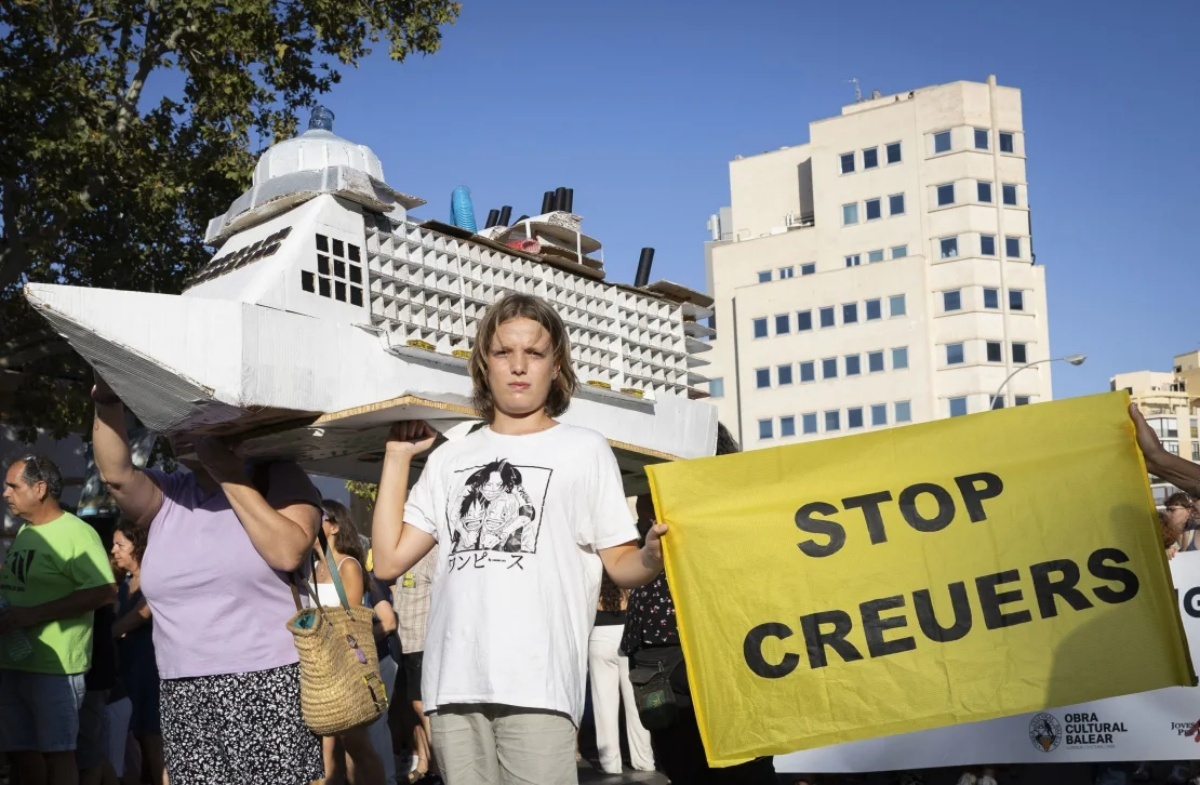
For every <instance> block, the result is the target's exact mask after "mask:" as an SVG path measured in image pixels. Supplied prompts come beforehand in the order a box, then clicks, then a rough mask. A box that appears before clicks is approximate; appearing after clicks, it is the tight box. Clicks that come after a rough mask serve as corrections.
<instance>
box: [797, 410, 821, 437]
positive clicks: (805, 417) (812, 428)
mask: <svg viewBox="0 0 1200 785" xmlns="http://www.w3.org/2000/svg"><path fill="white" fill-rule="evenodd" d="M800 427H801V428H802V429H803V430H804V432H805V433H816V432H817V414H816V412H812V413H810V414H802V415H800Z"/></svg>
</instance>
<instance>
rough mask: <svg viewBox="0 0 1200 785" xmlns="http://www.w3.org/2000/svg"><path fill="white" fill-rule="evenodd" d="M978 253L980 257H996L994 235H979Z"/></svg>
mask: <svg viewBox="0 0 1200 785" xmlns="http://www.w3.org/2000/svg"><path fill="white" fill-rule="evenodd" d="M979 253H980V255H982V256H995V255H996V235H994V234H981V235H979Z"/></svg>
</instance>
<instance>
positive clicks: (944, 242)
mask: <svg viewBox="0 0 1200 785" xmlns="http://www.w3.org/2000/svg"><path fill="white" fill-rule="evenodd" d="M938 244H939V245H940V247H941V255H942V258H943V259H953V258H954V257H956V256H958V238H957V237H943V238H942V239H941V240H939V241H938Z"/></svg>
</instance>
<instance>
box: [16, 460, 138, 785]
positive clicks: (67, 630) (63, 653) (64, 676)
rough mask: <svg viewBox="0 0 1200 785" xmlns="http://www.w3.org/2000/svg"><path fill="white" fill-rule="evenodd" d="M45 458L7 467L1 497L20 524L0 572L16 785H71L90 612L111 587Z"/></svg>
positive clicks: (100, 551) (94, 539)
mask: <svg viewBox="0 0 1200 785" xmlns="http://www.w3.org/2000/svg"><path fill="white" fill-rule="evenodd" d="M62 488H63V481H62V473H61V472H60V471H59V469H58V466H56V465H55V463H54V462H53V461H51V460H50V459H49V458H45V457H41V456H37V455H29V456H26V457H24V458H19V459H17V460H15V461H13V462H12V464H11V465H10V466H9V467H8V471H7V472H6V474H5V477H4V501H5V502H6V503H7V504H8V509H9V511H10V512H11V513H12V514H13V515H14V516H16V517H18V518H21V519H22V520H23V521H24V523H23V524H22V526H21V529H20V531H18V532H17V536H16V538H15V539H14V540H13V543H12V546H11V547H10V548H9V550H8V553H7V554H6V555H5V559H4V567H3V568H2V569H0V597H2V598H3V600H4V603H3V607H2V608H0V749H3V750H4V752H6V753H8V755H9V758H10V760H11V762H12V765H13V768H14V769H16V772H17V776H18V777H19V778H20V781H21V783H23V785H76V783H78V781H79V769H78V767H77V765H76V762H75V748H76V743H77V739H78V736H79V723H80V714H79V713H80V709H81V707H82V705H83V699H84V693H85V690H86V684H85V678H84V674H85V673H87V671H88V669H89V668H90V667H91V659H92V624H93V614H94V612H95V610H96V609H97V608H101V607H103V606H105V605H108V604H110V603H112V601H113V597H115V596H116V591H117V587H116V585H115V583H114V580H113V575H112V570H111V569H110V568H109V566H108V559H107V558H106V557H105V554H104V545H103V544H102V543H101V541H100V535H99V534H97V533H96V530H95V529H93V528H92V527H91V526H89V525H87V524H86V523H84V522H83V521H81V520H79V519H78V518H76V517H75V516H74V515H72V514H70V513H68V512H64V511H63V509H62V507H61V506H60V505H59V497H60V496H61V494H62Z"/></svg>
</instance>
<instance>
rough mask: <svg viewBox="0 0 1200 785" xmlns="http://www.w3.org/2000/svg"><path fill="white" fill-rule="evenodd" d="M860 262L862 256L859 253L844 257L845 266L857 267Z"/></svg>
mask: <svg viewBox="0 0 1200 785" xmlns="http://www.w3.org/2000/svg"><path fill="white" fill-rule="evenodd" d="M860 264H862V256H861V255H859V254H856V253H853V254H850V255H849V256H847V257H846V266H847V267H858V266H859V265H860Z"/></svg>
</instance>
